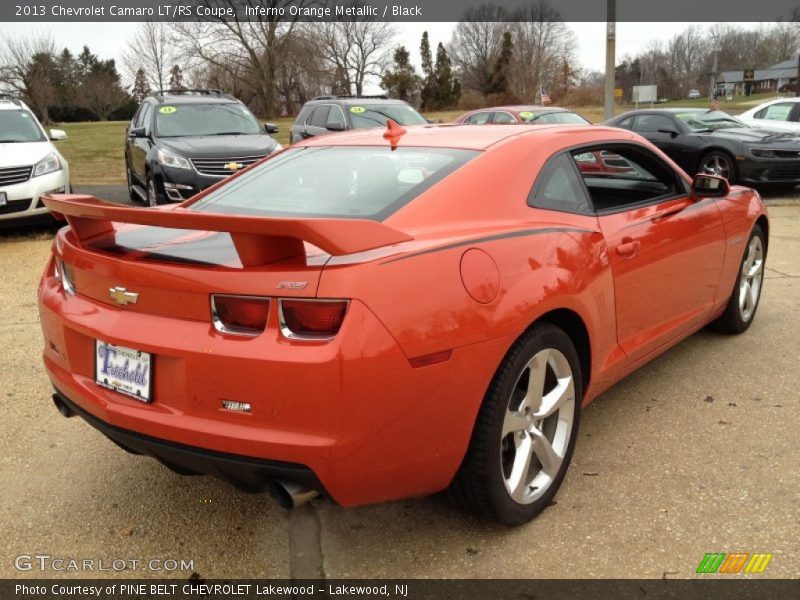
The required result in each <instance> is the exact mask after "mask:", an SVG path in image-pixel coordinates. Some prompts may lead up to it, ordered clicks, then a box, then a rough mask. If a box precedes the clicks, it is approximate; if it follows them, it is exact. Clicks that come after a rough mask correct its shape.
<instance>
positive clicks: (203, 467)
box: [39, 122, 769, 525]
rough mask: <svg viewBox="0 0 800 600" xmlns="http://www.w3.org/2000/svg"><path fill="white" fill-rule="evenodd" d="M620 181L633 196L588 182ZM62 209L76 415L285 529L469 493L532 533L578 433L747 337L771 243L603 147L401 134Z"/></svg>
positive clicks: (55, 359) (59, 244)
mask: <svg viewBox="0 0 800 600" xmlns="http://www.w3.org/2000/svg"><path fill="white" fill-rule="evenodd" d="M603 155H611V156H614V157H617V158H618V159H619V160H622V161H625V165H626V168H625V169H617V170H592V169H586V168H581V165H585V163H586V161H587V160H589V159H590V157H596V156H603ZM45 203H46V204H47V206H48V207H49V208H50V209H51V210H52V211H53V213H55V214H57V215H60V216H62V217H64V218H66V221H67V223H68V225H69V226H68V227H65V228H64V229H62V230H61V231H60V232H59V233H58V235H57V237H56V239H55V242H54V245H53V250H52V257H51V259H50V260H49V263H48V264H47V267H46V269H45V272H44V276H43V278H42V281H41V285H40V288H39V306H40V311H41V320H42V328H43V331H44V363H45V366H46V370H47V374H48V375H49V377H50V379H51V381H52V383H53V386H54V387H55V394H54V396H53V398H54V401H55V404H56V406H57V408H58V409H59V411H60V412H61V413H62V414H64V415H65V416H73V415H79V416H81V417H82V418H83V419H85V420H86V421H88V422H89V424H91V425H92V426H94V427H96V428H97V429H99V430H100V431H101V432H103V433H104V434H105V435H106V436H108V437H109V438H111V439H112V440H113V441H114V442H116V443H117V444H118V445H120V446H121V447H123V448H125V449H126V450H128V451H130V452H133V453H134V454H144V455H149V456H151V457H154V458H156V459H158V460H159V461H161V462H162V463H164V464H165V465H166V466H168V467H170V468H171V469H173V470H175V471H177V472H178V473H182V474H198V473H202V474H208V475H214V476H218V477H221V478H223V479H225V480H227V481H229V482H231V483H233V484H235V485H237V486H238V487H240V488H242V489H245V490H249V491H266V490H269V491H270V492H271V493H272V495H273V496H274V497H275V498H276V499H277V500H278V502H279V503H281V504H282V505H284V506H287V507H289V506H296V505H298V504H300V503H302V502H304V501H307V500H308V499H310V498H312V497H314V496H315V495H322V496H324V497H327V498H329V499H331V500H333V501H335V502H336V503H339V504H341V505H343V506H355V505H361V504H368V503H374V502H383V501H387V500H392V499H396V498H404V497H409V496H420V495H425V494H431V493H434V492H439V491H441V490H445V489H448V488H449V491H450V493H451V495H452V497H453V498H454V500H455V501H456V502H458V503H460V504H462V505H464V506H465V507H467V508H468V509H471V510H472V511H475V512H477V513H478V514H480V515H483V516H484V517H487V518H491V519H495V520H498V521H500V522H502V523H506V524H509V525H513V524H519V523H523V522H526V521H528V520H530V519H531V518H533V517H534V516H535V515H536V514H537V513H539V512H540V511H541V510H542V509H543V508H544V507H546V506H547V505H548V503H549V502H550V500H551V499H552V498H553V496H554V495H555V493H556V491H557V488H558V487H559V485H560V483H561V481H562V480H563V478H564V475H565V473H566V471H567V466H568V464H569V462H570V457H571V455H572V452H573V448H574V446H575V440H576V434H577V430H578V421H579V415H580V411H581V407H582V406H586V405H587V404H588V403H589V402H591V401H592V400H593V399H594V398H596V397H597V396H598V394H600V393H601V392H602V391H603V390H605V389H607V388H608V387H609V386H611V385H612V384H614V383H615V382H617V381H619V380H620V379H621V378H622V377H624V376H625V375H627V374H629V373H630V372H631V371H633V370H634V369H636V368H637V367H639V366H641V365H642V364H644V363H646V362H647V361H648V360H650V359H652V358H653V357H655V356H657V355H658V354H660V353H662V352H664V351H665V350H667V349H668V348H669V347H671V346H673V345H674V344H676V343H677V342H679V341H680V340H681V339H683V338H685V337H686V336H688V335H690V334H691V333H692V332H694V331H697V330H698V329H700V328H701V327H704V326H705V325H708V324H712V325H714V326H715V327H717V328H718V329H721V330H723V331H727V332H731V333H740V332H743V331H744V330H746V329H747V328H748V327H749V326H750V324H751V323H752V321H753V318H754V316H755V312H756V308H757V306H758V300H759V296H760V292H761V284H762V278H763V274H764V261H765V258H766V254H767V242H768V233H769V225H768V221H767V215H766V210H765V208H764V205H763V204H762V202H761V199H760V197H759V195H758V193H756V192H755V191H753V190H750V189H747V188H743V187H732V188H731V187H729V186H728V183H727V182H726V181H725V180H724V179H721V178H719V177H716V176H713V175H698V176H697V177H696V178H695V179H694V181H692V179H691V178H689V177H688V176H687V175H686V174H685V173H684V172H683V171H681V170H680V169H679V168H678V167H677V166H676V165H675V164H674V163H673V162H672V161H670V160H669V159H668V158H666V157H665V155H664V154H662V153H661V152H660V151H659V150H658V149H656V148H655V147H654V146H653V145H652V144H650V143H649V142H647V141H646V140H644V139H643V138H641V137H639V136H638V135H636V134H634V133H632V132H629V131H624V130H621V129H613V128H607V127H585V126H580V125H576V126H572V125H543V126H541V127H536V128H532V127H527V126H523V125H509V126H507V127H492V126H476V125H471V126H470V125H463V126H462V125H449V126H448V125H444V126H432V125H431V126H420V127H413V128H409V129H408V130H407V131H406V130H404V129H403V128H401V127H399V126H397V125H395V124H394V123H391V122H390V123H389V126H388V129H387V130H385V131H381V130H363V131H357V132H353V133H343V134H339V135H335V136H325V137H323V138H319V139H314V140H309V141H306V142H302V143H300V144H297V145H295V146H292V147H291V148H289V149H287V150H285V151H283V152H281V153H278V154H275V155H273V156H272V157H270V158H268V159H265V160H263V161H261V162H259V163H256V164H255V165H253V166H251V167H249V168H247V169H244V170H242V171H241V172H239V173H237V174H236V175H234V176H233V177H230V178H228V179H226V180H224V181H222V182H220V183H218V184H217V185H215V186H213V187H211V188H209V189H207V190H206V191H204V192H202V193H200V194H199V195H197V196H195V197H193V198H192V199H190V200H187V201H185V202H183V203H182V204H179V205H172V206H165V207H160V208H146V209H142V208H130V207H125V206H121V205H117V204H111V203H107V202H103V201H100V200H97V199H95V198H92V197H89V196H80V195H55V196H51V197H48V198H46V199H45Z"/></svg>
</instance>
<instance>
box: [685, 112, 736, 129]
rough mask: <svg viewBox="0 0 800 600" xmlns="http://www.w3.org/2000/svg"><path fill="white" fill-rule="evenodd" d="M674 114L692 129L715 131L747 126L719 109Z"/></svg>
mask: <svg viewBox="0 0 800 600" xmlns="http://www.w3.org/2000/svg"><path fill="white" fill-rule="evenodd" d="M675 116H677V117H678V118H679V119H680V120H681V121H683V122H684V123H686V124H687V125H688V126H689V127H691V129H692V130H693V131H716V130H718V129H733V128H739V127H747V125H745V124H744V123H742V122H741V121H740V120H739V119H737V118H736V117H732V116H730V115H729V114H728V113H724V112H722V111H721V110H709V111H704V112H702V111H696V112H682V113H678V114H677V115H675Z"/></svg>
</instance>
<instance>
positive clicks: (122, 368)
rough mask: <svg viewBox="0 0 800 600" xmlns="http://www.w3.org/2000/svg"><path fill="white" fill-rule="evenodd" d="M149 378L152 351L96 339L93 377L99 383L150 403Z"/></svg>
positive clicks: (151, 366) (151, 368) (150, 376)
mask: <svg viewBox="0 0 800 600" xmlns="http://www.w3.org/2000/svg"><path fill="white" fill-rule="evenodd" d="M152 378H153V355H152V354H150V353H149V352H142V351H141V350H134V349H133V348H125V347H124V346H115V345H113V344H108V343H106V342H101V341H100V340H95V344H94V380H95V382H96V383H97V384H98V385H102V386H103V387H105V388H108V389H110V390H114V391H116V392H120V393H121V394H126V395H128V396H131V397H133V398H136V399H137V400H141V401H142V402H152V397H151V392H152V389H153V385H152Z"/></svg>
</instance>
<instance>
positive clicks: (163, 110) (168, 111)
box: [158, 106, 178, 115]
mask: <svg viewBox="0 0 800 600" xmlns="http://www.w3.org/2000/svg"><path fill="white" fill-rule="evenodd" d="M158 112H160V113H161V114H162V115H171V114H172V113H174V112H178V109H177V108H175V107H174V106H162V107H161V108H159V109H158Z"/></svg>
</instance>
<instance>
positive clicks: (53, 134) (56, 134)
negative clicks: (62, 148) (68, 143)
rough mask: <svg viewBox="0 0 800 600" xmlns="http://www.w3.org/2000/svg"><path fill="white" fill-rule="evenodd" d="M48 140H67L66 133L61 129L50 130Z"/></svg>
mask: <svg viewBox="0 0 800 600" xmlns="http://www.w3.org/2000/svg"><path fill="white" fill-rule="evenodd" d="M50 139H51V140H52V141H54V142H56V141H58V140H65V139H67V132H66V131H64V130H63V129H51V130H50Z"/></svg>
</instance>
